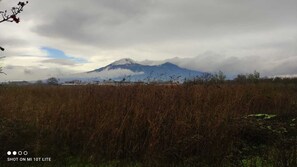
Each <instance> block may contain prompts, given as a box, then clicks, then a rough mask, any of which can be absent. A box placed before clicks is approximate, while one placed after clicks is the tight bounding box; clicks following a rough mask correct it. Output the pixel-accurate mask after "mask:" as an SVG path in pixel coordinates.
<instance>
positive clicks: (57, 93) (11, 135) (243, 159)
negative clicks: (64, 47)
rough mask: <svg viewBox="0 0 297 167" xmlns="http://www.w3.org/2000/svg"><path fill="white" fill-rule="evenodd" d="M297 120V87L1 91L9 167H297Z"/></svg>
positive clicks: (0, 129) (1, 132)
mask: <svg viewBox="0 0 297 167" xmlns="http://www.w3.org/2000/svg"><path fill="white" fill-rule="evenodd" d="M261 114H262V115H261ZM296 118H297V85H296V84H290V85H284V84H270V83H263V84H261V83H259V84H220V85H172V86H164V85H163V86H158V85H132V86H70V87H67V86H19V87H18V86H0V152H1V163H0V164H2V165H3V166H5V165H11V164H12V163H9V162H8V163H6V162H5V160H6V158H7V156H6V152H7V150H28V151H29V154H30V156H50V157H52V162H50V163H42V164H40V163H39V164H38V163H33V165H41V166H42V165H44V166H54V165H56V166H71V165H72V166H79V164H81V165H82V166H86V165H89V166H92V165H95V166H189V167H190V166H201V167H204V166H205V167H207V166H230V167H231V166H243V167H244V166H246V167H247V166H279V167H281V166H284V167H285V166H287V167H289V166H292V167H293V166H294V167H296V166H297V163H296V159H297V155H296V147H297V138H296V136H297V132H296V129H297V128H296V124H297V120H296ZM15 164H17V163H15ZM15 164H14V165H15ZM20 165H29V163H27V164H26V163H22V164H20ZM0 166H1V165H0Z"/></svg>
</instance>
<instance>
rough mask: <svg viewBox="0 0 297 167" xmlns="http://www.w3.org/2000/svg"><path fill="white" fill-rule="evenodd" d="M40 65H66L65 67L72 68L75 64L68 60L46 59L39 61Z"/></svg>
mask: <svg viewBox="0 0 297 167" xmlns="http://www.w3.org/2000/svg"><path fill="white" fill-rule="evenodd" d="M41 62H42V63H52V64H57V65H66V66H74V65H76V63H75V62H73V61H71V60H68V59H48V60H43V61H41Z"/></svg>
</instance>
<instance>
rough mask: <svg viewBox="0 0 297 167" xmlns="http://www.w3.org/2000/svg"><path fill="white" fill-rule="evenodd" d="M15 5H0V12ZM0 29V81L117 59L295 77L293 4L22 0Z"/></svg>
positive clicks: (6, 1) (292, 0)
mask: <svg viewBox="0 0 297 167" xmlns="http://www.w3.org/2000/svg"><path fill="white" fill-rule="evenodd" d="M18 1H19V0H2V1H1V2H0V10H5V9H10V7H12V6H15V5H16V4H17V3H18ZM20 18H21V22H20V23H19V24H16V23H8V22H6V23H1V24H0V28H1V31H0V46H3V47H5V49H6V51H5V52H0V56H5V57H6V58H5V60H4V61H2V62H1V65H2V66H3V67H4V71H5V72H6V73H7V75H0V81H7V80H35V79H44V78H48V77H50V76H62V75H66V74H70V73H77V72H82V71H89V70H93V69H96V68H99V67H101V66H105V65H107V64H109V63H111V62H113V61H115V60H118V59H121V58H126V57H128V58H132V59H134V60H136V61H139V62H143V63H148V64H152V63H160V62H164V61H170V62H173V63H175V64H177V65H179V66H181V67H186V68H190V69H194V70H200V71H208V72H215V71H218V70H221V71H223V72H225V73H227V74H230V75H231V74H232V75H233V74H234V75H235V74H237V73H248V72H253V71H254V70H257V71H259V72H260V73H261V74H262V75H281V74H297V65H296V64H297V1H296V0H283V1H280V0H63V1H62V0H30V1H29V4H28V5H27V6H26V7H25V9H24V12H23V13H21V14H20Z"/></svg>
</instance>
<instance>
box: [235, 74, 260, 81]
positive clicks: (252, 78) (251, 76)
mask: <svg viewBox="0 0 297 167" xmlns="http://www.w3.org/2000/svg"><path fill="white" fill-rule="evenodd" d="M259 80H260V73H259V72H257V71H254V73H251V74H238V75H237V77H236V78H235V79H234V81H237V82H241V83H242V82H253V83H256V82H258V81H259Z"/></svg>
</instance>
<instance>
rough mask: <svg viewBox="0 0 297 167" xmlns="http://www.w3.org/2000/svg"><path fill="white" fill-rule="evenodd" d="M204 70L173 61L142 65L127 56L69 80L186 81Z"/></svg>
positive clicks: (199, 74)
mask: <svg viewBox="0 0 297 167" xmlns="http://www.w3.org/2000/svg"><path fill="white" fill-rule="evenodd" d="M202 74H203V72H199V71H193V70H189V69H185V68H180V67H178V66H177V65H175V64H172V63H168V62H167V63H164V64H160V65H142V64H138V63H137V62H136V61H134V60H132V59H129V58H125V59H121V60H118V61H115V62H113V63H111V64H109V65H107V66H105V67H102V68H99V69H95V70H93V71H89V72H86V73H81V74H76V75H73V76H71V77H68V79H67V80H70V79H72V80H74V79H79V80H81V81H85V82H94V81H103V80H109V79H111V80H114V81H122V80H125V81H131V82H135V81H143V82H150V81H160V82H162V81H180V82H182V81H184V80H185V79H190V78H193V77H197V76H201V75H202Z"/></svg>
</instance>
